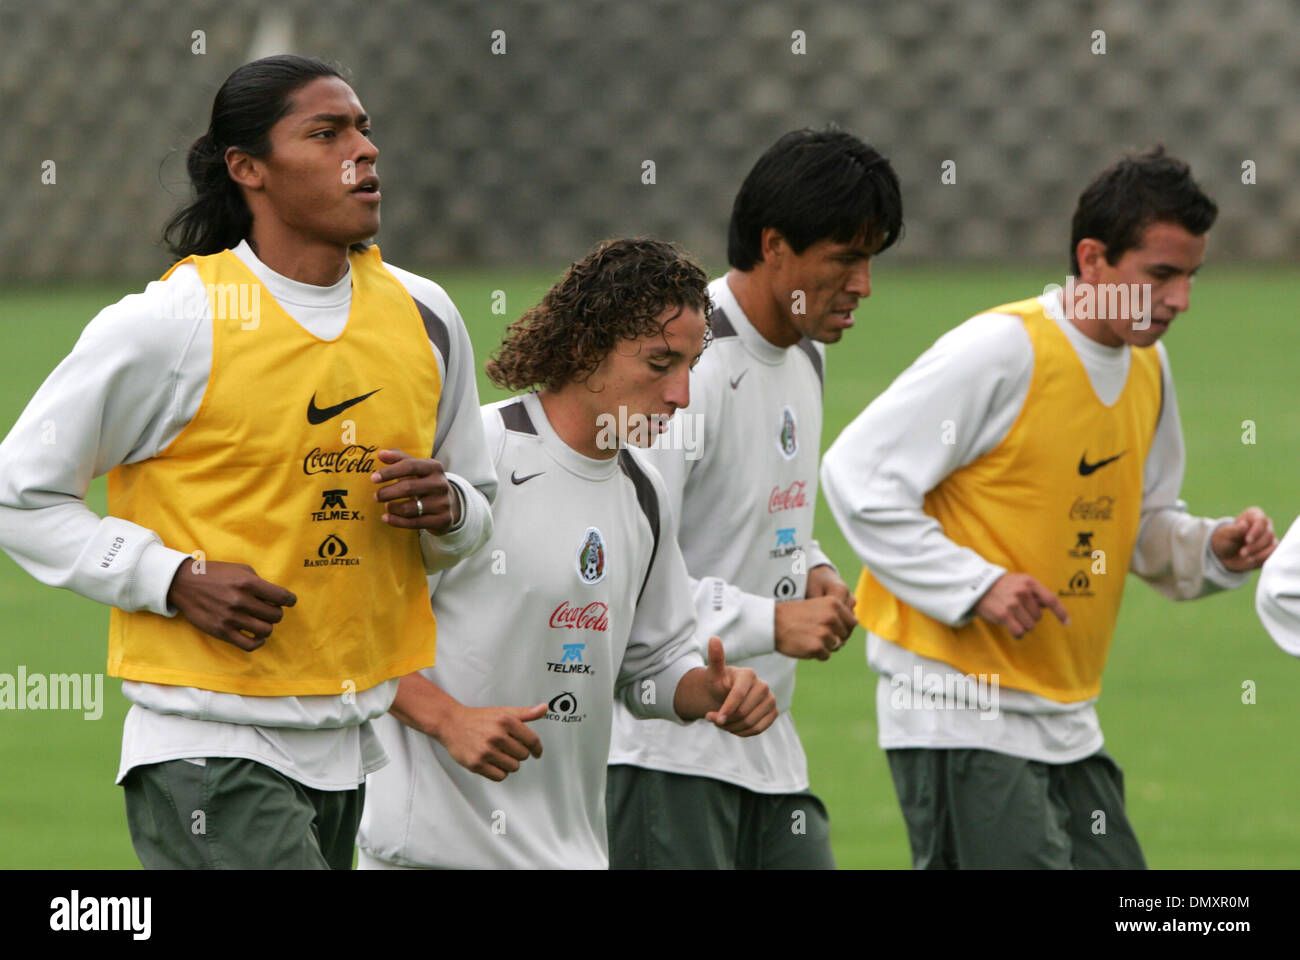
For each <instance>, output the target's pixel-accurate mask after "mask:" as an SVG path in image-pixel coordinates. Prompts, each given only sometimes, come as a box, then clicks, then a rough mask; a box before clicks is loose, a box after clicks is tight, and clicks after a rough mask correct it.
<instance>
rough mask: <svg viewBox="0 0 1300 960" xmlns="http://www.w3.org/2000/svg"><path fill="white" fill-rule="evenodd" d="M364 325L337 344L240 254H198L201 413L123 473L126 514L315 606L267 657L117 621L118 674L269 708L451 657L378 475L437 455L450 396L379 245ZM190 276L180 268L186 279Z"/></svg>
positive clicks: (144, 622)
mask: <svg viewBox="0 0 1300 960" xmlns="http://www.w3.org/2000/svg"><path fill="white" fill-rule="evenodd" d="M349 260H350V263H351V267H352V306H351V312H350V314H349V316H348V321H347V326H346V327H345V328H344V330H343V333H342V334H340V335H339V336H338V337H337V338H336V339H334V340H329V341H326V340H321V339H318V338H317V337H315V336H313V335H312V334H310V333H309V332H307V330H305V329H304V328H303V327H301V326H300V325H299V324H298V323H297V322H295V321H294V320H293V318H292V317H290V316H289V315H288V314H287V313H285V311H284V310H283V309H282V308H281V307H280V305H279V304H278V303H276V301H275V300H274V299H273V298H272V297H271V296H270V294H269V293H268V292H267V290H266V289H265V288H264V287H262V285H261V284H260V282H259V281H258V279H257V277H256V276H255V275H254V274H253V273H251V272H250V271H249V270H248V268H247V267H245V266H244V264H243V263H242V262H241V261H240V260H239V258H238V257H236V256H235V255H234V254H233V253H231V252H230V251H229V250H225V251H223V252H221V253H218V254H214V255H212V256H206V257H197V256H196V257H189V258H187V259H186V260H182V261H181V263H193V264H194V265H195V267H196V268H197V269H198V272H199V276H200V278H201V279H202V280H203V283H204V284H205V286H206V288H207V290H208V295H209V301H210V303H211V306H212V318H213V319H212V372H211V374H210V376H209V378H208V385H207V391H206V392H205V394H204V396H203V402H202V404H201V405H200V407H199V411H198V413H197V414H196V415H195V417H194V419H193V420H191V421H190V423H189V425H188V426H186V427H185V429H184V430H183V431H182V432H181V434H180V436H178V437H177V438H176V440H175V441H173V442H172V443H171V445H170V446H168V447H167V449H166V450H164V451H163V452H162V453H160V454H159V455H158V456H157V457H154V458H153V459H150V460H146V461H143V462H141V463H136V464H127V465H122V466H119V467H117V468H116V469H114V470H112V471H111V472H110V473H109V475H108V503H109V512H110V513H111V514H112V515H114V516H117V517H122V518H123V519H126V520H130V521H133V522H135V523H138V524H140V525H141V526H144V527H148V528H149V529H151V530H154V531H156V532H157V533H158V535H159V536H160V537H161V538H162V541H163V543H165V544H166V545H167V546H169V547H172V548H174V549H177V550H183V551H186V552H196V551H201V553H196V558H197V559H196V560H193V561H190V560H187V561H185V562H186V563H190V564H194V565H195V571H196V572H199V571H201V570H202V569H203V567H202V566H201V564H211V563H213V562H216V561H222V562H227V563H243V564H248V565H249V566H251V567H253V569H254V570H256V571H257V574H258V576H260V577H261V578H262V579H264V580H269V581H270V582H271V583H274V584H278V585H279V586H282V587H284V588H286V589H288V590H290V591H291V592H293V593H294V594H295V595H296V596H297V598H298V602H297V604H296V605H295V606H293V607H285V608H283V612H284V619H283V620H282V621H281V622H280V623H279V624H277V625H275V627H274V630H273V631H272V633H271V636H270V638H269V639H268V640H267V642H266V643H265V644H264V645H263V646H262V647H261V648H260V649H258V650H254V651H252V652H251V653H250V652H246V651H244V650H241V649H239V648H238V647H236V646H234V645H233V644H230V643H226V642H224V641H221V640H217V639H215V638H214V637H210V636H208V635H207V634H205V633H202V632H201V631H199V630H198V629H197V628H195V627H194V626H192V625H191V624H190V623H189V622H188V621H187V620H185V619H184V618H183V617H181V616H176V617H163V616H159V615H157V614H154V613H125V612H123V611H121V610H118V609H114V610H113V611H112V613H111V616H110V624H109V654H108V672H109V675H110V676H115V677H122V678H123V679H127V680H141V681H147V682H150V683H163V684H174V685H179V686H192V687H200V688H203V689H207V690H215V691H219V692H222V693H238V694H246V695H255V696H306V695H316V694H319V695H331V694H344V693H348V692H352V691H359V690H365V689H367V688H369V687H373V686H375V685H376V684H378V683H381V682H383V681H385V680H388V679H390V678H392V677H399V676H403V675H405V674H407V673H410V672H411V671H413V670H418V669H420V668H423V667H427V666H429V665H430V664H432V663H433V661H434V646H435V635H436V628H435V625H434V620H433V611H432V609H431V608H430V605H429V595H428V588H427V581H426V580H425V572H424V564H423V561H422V559H421V554H420V545H419V535H418V533H417V532H416V531H414V530H402V529H397V528H395V527H390V526H388V525H387V524H385V523H384V522H383V521H382V520H381V519H380V517H381V516H382V514H383V513H384V505H383V504H380V503H377V502H375V501H374V499H373V494H374V492H375V491H376V490H377V489H379V485H378V484H375V483H372V482H371V480H370V474H371V473H372V472H373V471H375V470H377V469H379V468H380V467H382V466H384V464H383V463H382V462H381V461H380V460H378V458H377V457H376V452H377V451H379V450H383V449H393V448H397V449H401V450H403V451H405V452H406V453H408V454H410V455H411V456H415V457H427V456H429V455H430V451H432V449H433V442H434V433H435V430H436V428H437V410H438V397H439V395H440V392H441V389H442V383H441V379H440V377H439V375H438V368H437V362H436V360H435V357H434V353H433V350H432V348H431V347H430V344H429V337H428V335H427V334H426V332H425V329H424V325H423V322H422V320H421V317H420V313H419V311H418V309H417V307H416V304H415V301H414V300H413V299H412V298H411V295H410V294H409V293H408V292H407V291H406V289H405V288H404V287H403V286H402V285H401V284H400V283H399V282H398V280H397V279H396V278H395V277H394V276H393V275H392V274H391V273H389V271H388V270H387V269H386V268H385V267H384V266H383V263H382V261H381V259H380V254H379V249H378V248H377V247H371V248H370V249H368V250H366V251H365V252H364V253H352V254H350V255H349ZM178 266H180V264H176V266H173V267H172V270H169V271H168V273H167V275H165V276H164V278H163V279H166V276H169V275H170V274H171V272H172V271H174V270H175V269H176V267H178Z"/></svg>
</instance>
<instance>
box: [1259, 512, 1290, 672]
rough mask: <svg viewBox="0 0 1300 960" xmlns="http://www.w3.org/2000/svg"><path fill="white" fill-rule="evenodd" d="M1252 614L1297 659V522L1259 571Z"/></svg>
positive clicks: (1279, 644)
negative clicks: (1256, 616) (1253, 612)
mask: <svg viewBox="0 0 1300 960" xmlns="http://www.w3.org/2000/svg"><path fill="white" fill-rule="evenodd" d="M1255 611H1256V612H1257V613H1258V614H1259V620H1260V622H1261V623H1262V624H1263V625H1264V629H1265V630H1267V631H1268V633H1269V636H1271V637H1272V638H1273V640H1274V641H1275V642H1276V643H1277V645H1278V646H1279V647H1281V648H1282V649H1283V650H1285V651H1286V652H1287V653H1289V654H1291V656H1293V657H1300V519H1298V520H1297V521H1296V522H1294V523H1292V524H1291V529H1289V530H1287V532H1286V536H1284V537H1283V538H1282V541H1281V542H1280V543H1279V544H1278V545H1277V549H1276V550H1274V551H1273V555H1272V556H1271V557H1269V558H1268V560H1267V561H1265V563H1264V566H1263V568H1262V569H1261V570H1260V571H1259V587H1258V588H1257V589H1256V590H1255Z"/></svg>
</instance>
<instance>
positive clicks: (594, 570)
mask: <svg viewBox="0 0 1300 960" xmlns="http://www.w3.org/2000/svg"><path fill="white" fill-rule="evenodd" d="M578 576H579V577H580V578H581V579H582V582H583V583H587V584H595V583H600V581H602V580H604V579H605V538H604V537H602V536H601V535H600V531H599V530H597V529H596V528H595V527H588V528H587V532H586V534H585V535H584V536H583V538H582V546H580V547H579V548H578Z"/></svg>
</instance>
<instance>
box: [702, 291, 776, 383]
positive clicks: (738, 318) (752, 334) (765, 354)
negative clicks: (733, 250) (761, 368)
mask: <svg viewBox="0 0 1300 960" xmlns="http://www.w3.org/2000/svg"><path fill="white" fill-rule="evenodd" d="M710 292H711V293H712V294H713V303H714V305H715V306H716V307H720V308H721V309H722V311H723V312H724V313H726V315H727V319H728V320H730V321H731V325H732V327H734V328H735V331H736V336H738V337H739V338H740V342H741V343H743V344H744V345H745V349H746V350H748V351H749V352H750V353H752V354H753V355H754V356H755V357H756V358H757V359H759V360H761V361H762V362H764V363H768V364H772V365H775V364H778V363H783V362H785V358H786V353H787V351H788V349H789V348H788V347H778V346H777V345H776V344H775V343H773V342H772V341H771V340H769V339H767V337H765V336H763V335H762V334H761V333H759V332H758V329H757V328H756V327H755V326H754V325H753V324H752V323H750V321H749V317H747V316H745V311H744V310H742V309H741V308H740V301H739V300H737V299H736V295H735V293H733V292H732V289H731V284H729V283H728V282H727V277H726V275H725V274H724V275H723V276H721V277H719V278H718V279H717V280H716V281H714V283H713V284H712V285H711V287H710Z"/></svg>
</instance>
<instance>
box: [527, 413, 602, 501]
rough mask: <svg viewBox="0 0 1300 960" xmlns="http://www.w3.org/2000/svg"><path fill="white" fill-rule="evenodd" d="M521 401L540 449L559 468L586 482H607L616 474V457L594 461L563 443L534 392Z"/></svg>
mask: <svg viewBox="0 0 1300 960" xmlns="http://www.w3.org/2000/svg"><path fill="white" fill-rule="evenodd" d="M523 399H524V409H525V410H526V411H528V417H529V419H530V420H532V422H533V426H534V428H536V430H537V437H538V439H539V440H541V441H542V447H543V448H545V450H546V452H547V453H549V454H550V455H551V457H552V459H554V460H555V461H556V462H557V463H559V464H560V466H562V467H564V468H565V469H566V470H568V471H569V472H570V473H575V474H577V475H578V476H580V477H584V478H586V479H588V480H607V479H609V478H610V477H611V476H613V475H614V474H615V473H617V472H618V469H619V467H618V456H617V455H615V456H612V457H610V458H609V459H608V460H596V459H594V458H592V457H588V456H587V455H586V454H582V453H579V452H578V451H577V450H574V449H573V447H571V446H569V445H568V444H567V443H565V442H564V439H563V438H562V437H561V436H560V435H559V434H558V433H556V432H555V428H554V427H553V426H551V421H550V420H549V419H548V418H547V416H546V408H545V407H543V406H542V400H541V397H539V396H538V395H537V393H536V392H533V393H526V394H524V398H523Z"/></svg>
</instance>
